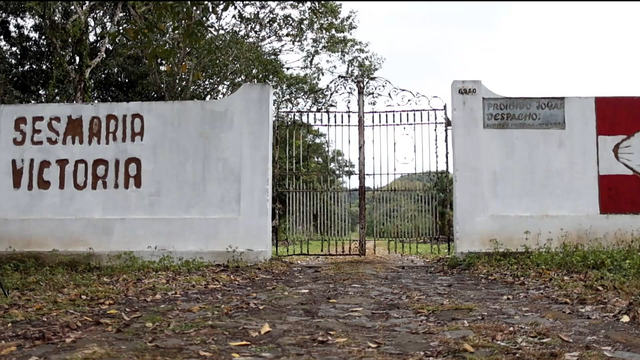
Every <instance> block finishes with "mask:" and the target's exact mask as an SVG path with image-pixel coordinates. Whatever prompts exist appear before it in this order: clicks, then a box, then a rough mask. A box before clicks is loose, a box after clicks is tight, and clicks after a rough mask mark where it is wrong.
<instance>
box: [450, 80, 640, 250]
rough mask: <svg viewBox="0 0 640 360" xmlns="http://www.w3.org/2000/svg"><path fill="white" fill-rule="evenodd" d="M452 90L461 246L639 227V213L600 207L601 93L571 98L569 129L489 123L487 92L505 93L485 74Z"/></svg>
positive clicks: (606, 234) (587, 236) (590, 235)
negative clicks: (603, 212)
mask: <svg viewBox="0 0 640 360" xmlns="http://www.w3.org/2000/svg"><path fill="white" fill-rule="evenodd" d="M461 88H462V89H466V90H464V91H463V92H467V93H468V94H464V95H463V94H460V93H459V89H461ZM471 89H476V92H475V94H474V93H473V91H472V90H471ZM451 91H452V108H453V109H452V131H453V138H452V146H453V165H454V227H455V229H454V233H455V246H456V252H458V253H463V252H476V251H490V250H493V249H494V243H492V241H491V240H493V239H495V240H497V241H498V242H500V243H502V245H503V246H504V247H507V248H511V249H517V248H521V246H522V245H525V244H527V245H529V246H536V245H539V244H540V245H541V244H544V243H545V242H546V241H548V240H549V239H551V240H552V242H553V244H554V245H558V244H559V242H561V241H562V240H566V241H578V242H588V241H599V242H604V243H610V242H612V241H617V240H621V239H629V238H630V237H631V236H633V235H634V232H635V233H637V232H638V228H640V216H638V215H601V214H600V208H599V189H598V149H597V146H596V143H597V141H596V114H595V98H578V97H568V98H565V121H566V127H565V129H553V130H549V129H544V130H542V129H485V128H483V110H482V98H483V97H502V96H500V95H496V94H494V93H493V92H491V91H490V90H488V89H487V88H485V87H484V86H483V84H482V83H481V82H480V81H454V82H453V84H452V89H451ZM526 232H529V234H528V235H527V234H525V233H526Z"/></svg>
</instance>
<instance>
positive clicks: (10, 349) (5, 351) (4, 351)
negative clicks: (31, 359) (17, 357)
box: [0, 346, 18, 355]
mask: <svg viewBox="0 0 640 360" xmlns="http://www.w3.org/2000/svg"><path fill="white" fill-rule="evenodd" d="M16 350H18V348H17V347H15V346H10V347H8V348H6V349H4V350H2V351H1V352H0V355H7V354H10V353H12V352H14V351H16Z"/></svg>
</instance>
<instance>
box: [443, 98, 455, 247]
mask: <svg viewBox="0 0 640 360" xmlns="http://www.w3.org/2000/svg"><path fill="white" fill-rule="evenodd" d="M444 122H445V123H444V144H445V145H444V146H445V148H446V151H447V157H446V158H445V170H446V173H445V175H446V176H447V179H446V180H447V181H446V182H445V184H446V186H447V189H446V190H445V194H446V196H447V197H446V200H447V203H446V207H447V222H446V230H447V254H449V255H451V237H452V235H453V221H451V217H452V216H453V189H449V188H448V186H449V181H448V180H449V127H450V126H451V120H449V116H448V115H447V104H444ZM449 204H451V206H449Z"/></svg>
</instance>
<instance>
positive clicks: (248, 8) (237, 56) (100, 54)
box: [0, 1, 382, 111]
mask: <svg viewBox="0 0 640 360" xmlns="http://www.w3.org/2000/svg"><path fill="white" fill-rule="evenodd" d="M355 29H356V19H355V14H354V13H348V14H343V13H342V6H341V5H340V4H339V3H337V2H333V1H326V2H320V1H317V2H296V1H283V2H264V1H256V2H224V1H180V2H178V1H163V2H145V1H128V2H124V1H103V2H77V1H74V2H62V1H59V2H29V1H27V2H25V1H22V2H3V3H1V4H0V35H1V37H0V51H1V52H2V55H3V56H2V59H1V60H0V85H3V86H2V87H1V89H0V103H31V102H82V101H85V102H86V101H98V102H112V101H152V100H193V99H195V100H206V99H220V98H223V97H226V96H228V95H230V94H231V93H233V92H234V91H236V90H237V89H238V88H239V87H240V86H241V85H242V84H243V83H253V82H262V83H264V82H266V83H270V84H272V85H273V86H274V90H275V92H274V98H275V105H276V111H277V110H279V109H294V108H310V107H321V106H325V105H326V104H327V103H329V102H330V101H331V99H330V98H329V94H328V93H327V92H326V91H325V89H324V88H323V87H322V86H321V80H322V79H323V78H324V77H326V76H335V75H337V74H338V73H340V74H348V75H350V76H355V75H358V74H369V75H370V74H373V73H374V72H375V71H376V70H377V69H378V68H379V67H380V65H381V64H382V59H381V58H379V57H378V56H377V55H375V54H373V53H371V52H370V51H369V49H368V44H366V43H363V42H361V41H359V40H357V39H356V38H354V36H353V32H354V31H355Z"/></svg>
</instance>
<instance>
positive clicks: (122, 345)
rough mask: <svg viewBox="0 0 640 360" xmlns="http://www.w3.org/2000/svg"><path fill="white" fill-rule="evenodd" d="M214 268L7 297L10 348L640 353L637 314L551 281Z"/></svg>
mask: <svg viewBox="0 0 640 360" xmlns="http://www.w3.org/2000/svg"><path fill="white" fill-rule="evenodd" d="M216 279H217V280H216V281H205V282H203V283H202V282H201V283H198V285H190V286H186V285H185V286H184V287H183V289H182V290H181V291H169V292H163V291H155V292H154V291H147V290H148V289H147V290H145V291H142V290H140V289H142V288H143V287H144V286H143V285H142V283H141V284H139V285H138V286H139V289H138V288H136V287H135V285H134V286H133V287H132V288H125V289H122V293H121V294H118V295H114V296H113V297H112V299H113V300H111V301H112V302H113V304H111V301H105V300H104V299H102V300H96V302H95V303H91V304H89V306H88V307H87V309H85V311H84V312H82V313H81V312H79V311H78V310H77V309H76V310H71V309H67V310H60V311H57V312H56V313H54V314H50V315H49V316H43V317H39V318H36V319H29V320H20V319H19V317H17V316H14V318H13V319H12V320H11V324H10V326H9V321H8V320H7V317H8V315H10V314H14V315H15V314H19V313H26V312H27V311H28V309H30V308H31V307H32V306H33V304H29V303H27V302H25V303H23V304H22V305H19V306H18V305H16V306H13V307H11V306H5V307H4V308H2V307H0V314H2V315H3V316H4V320H2V322H0V325H1V326H2V328H1V329H0V342H1V341H4V342H5V344H1V343H0V352H4V353H5V354H6V355H4V357H3V358H7V359H25V360H26V359H30V360H36V359H79V358H85V359H107V358H110V359H206V358H209V359H234V358H245V359H246V358H256V359H260V358H269V359H271V358H273V359H358V358H368V359H465V358H470V359H484V358H486V359H605V358H619V359H640V355H636V354H635V353H640V335H639V334H640V332H639V330H640V329H639V327H638V325H637V324H638V323H637V322H635V320H634V321H631V322H628V323H624V322H620V321H619V319H618V315H612V314H613V313H615V311H614V309H612V308H611V307H610V306H609V307H608V306H604V305H603V306H601V305H598V304H592V305H587V304H576V303H571V304H567V300H566V299H562V298H557V297H556V296H555V295H554V294H555V293H554V292H553V291H552V290H553V289H550V288H549V287H548V285H547V284H545V283H538V284H527V285H506V284H502V283H500V282H499V281H498V280H488V279H487V278H483V277H478V276H474V275H468V274H449V273H446V272H442V271H441V270H440V267H438V266H435V265H432V264H429V263H425V262H423V261H422V260H416V259H411V258H403V259H399V258H389V257H387V258H385V259H382V258H365V259H337V260H331V261H326V260H323V259H307V260H304V262H302V263H289V264H286V265H281V266H276V267H274V266H269V267H267V268H265V269H263V270H256V269H253V268H239V269H235V270H233V269H231V270H221V271H220V272H218V273H217V275H216ZM172 281H181V279H180V278H172ZM185 281H186V280H185ZM190 281H192V280H190ZM155 289H156V290H157V289H158V288H155ZM17 296H21V295H20V294H18V295H17ZM22 296H24V297H27V295H26V294H22ZM569 302H571V301H569ZM607 314H610V315H607ZM265 324H268V325H265ZM243 342H246V343H244V345H241V344H243ZM238 343H240V344H238ZM232 344H235V345H232ZM14 347H15V348H14ZM7 349H9V350H11V351H7ZM0 357H2V356H0Z"/></svg>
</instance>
